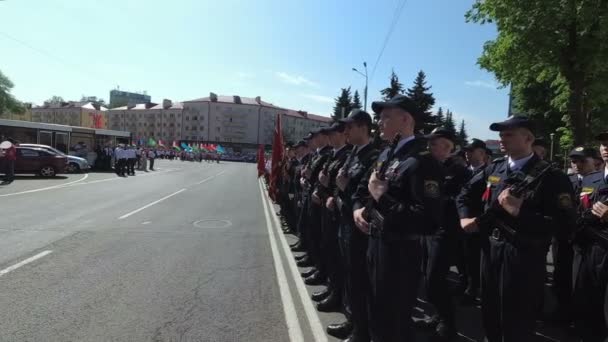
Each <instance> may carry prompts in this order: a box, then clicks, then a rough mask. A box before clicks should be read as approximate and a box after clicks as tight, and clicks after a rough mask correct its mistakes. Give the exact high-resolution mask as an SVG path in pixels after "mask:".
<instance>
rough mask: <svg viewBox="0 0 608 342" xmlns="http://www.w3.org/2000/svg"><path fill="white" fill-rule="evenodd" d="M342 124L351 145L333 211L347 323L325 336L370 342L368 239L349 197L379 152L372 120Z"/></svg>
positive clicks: (356, 114) (358, 114)
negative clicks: (336, 217) (373, 140)
mask: <svg viewBox="0 0 608 342" xmlns="http://www.w3.org/2000/svg"><path fill="white" fill-rule="evenodd" d="M340 122H342V123H344V124H345V125H346V126H345V131H344V134H345V135H346V139H347V141H348V143H349V144H351V145H353V147H352V149H351V151H350V153H349V156H348V158H347V159H346V162H345V164H344V165H343V166H342V167H341V168H340V170H339V171H338V174H337V176H336V187H337V189H336V191H335V192H334V202H335V208H336V210H337V212H338V213H339V221H340V222H339V223H340V224H339V241H340V252H341V260H342V265H343V266H344V272H345V274H344V276H345V279H346V282H345V297H346V301H347V307H346V308H345V311H346V316H347V321H346V322H344V323H340V324H332V325H330V326H328V327H327V332H328V333H329V334H330V335H332V336H335V337H338V338H346V337H348V336H349V334H350V337H349V338H348V339H347V341H349V342H369V341H370V335H369V327H368V310H367V299H368V297H369V277H368V275H367V268H366V255H367V244H368V236H367V234H364V233H363V232H362V231H360V230H359V229H357V228H356V227H355V222H354V221H353V200H352V196H353V195H354V193H355V191H356V190H357V186H358V184H359V183H360V182H361V179H362V178H363V177H364V176H365V174H366V172H367V171H368V170H369V169H370V167H371V166H372V164H373V163H374V162H375V160H376V158H377V157H378V153H379V151H378V150H377V149H375V148H374V146H373V145H372V144H371V137H370V133H371V127H372V118H371V116H370V115H369V114H368V113H366V112H364V111H362V110H359V109H355V110H353V111H352V112H351V113H350V114H349V116H348V117H347V118H345V119H342V120H340Z"/></svg>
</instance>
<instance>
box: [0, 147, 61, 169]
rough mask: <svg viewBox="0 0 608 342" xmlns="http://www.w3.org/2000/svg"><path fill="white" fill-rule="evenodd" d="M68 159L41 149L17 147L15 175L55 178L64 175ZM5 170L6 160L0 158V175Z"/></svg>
mask: <svg viewBox="0 0 608 342" xmlns="http://www.w3.org/2000/svg"><path fill="white" fill-rule="evenodd" d="M67 162H68V158H67V157H66V156H62V155H59V154H56V153H53V152H50V151H48V150H45V149H42V148H34V147H20V146H17V161H15V173H16V174H18V173H21V174H23V173H26V174H28V173H29V174H36V175H40V176H42V177H55V176H56V175H57V174H60V173H65V167H66V165H67ZM5 170H6V159H5V158H0V173H4V172H5Z"/></svg>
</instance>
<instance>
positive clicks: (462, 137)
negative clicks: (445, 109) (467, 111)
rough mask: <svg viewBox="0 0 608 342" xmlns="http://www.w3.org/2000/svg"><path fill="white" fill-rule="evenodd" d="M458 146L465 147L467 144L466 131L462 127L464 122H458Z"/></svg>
mask: <svg viewBox="0 0 608 342" xmlns="http://www.w3.org/2000/svg"><path fill="white" fill-rule="evenodd" d="M457 137H458V144H459V145H460V146H465V145H466V144H468V143H469V135H468V134H467V130H466V128H465V125H464V120H462V121H461V122H460V129H459V130H458V136H457Z"/></svg>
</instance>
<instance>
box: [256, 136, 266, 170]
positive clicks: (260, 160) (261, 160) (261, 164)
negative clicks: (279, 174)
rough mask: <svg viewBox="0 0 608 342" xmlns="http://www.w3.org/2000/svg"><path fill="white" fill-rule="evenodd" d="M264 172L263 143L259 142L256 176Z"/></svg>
mask: <svg viewBox="0 0 608 342" xmlns="http://www.w3.org/2000/svg"><path fill="white" fill-rule="evenodd" d="M264 173H266V162H265V161H264V145H262V144H260V147H259V148H258V178H260V177H262V176H263V175H264Z"/></svg>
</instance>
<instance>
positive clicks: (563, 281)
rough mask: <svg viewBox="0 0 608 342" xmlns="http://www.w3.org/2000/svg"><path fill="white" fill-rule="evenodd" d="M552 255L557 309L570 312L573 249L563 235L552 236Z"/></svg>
mask: <svg viewBox="0 0 608 342" xmlns="http://www.w3.org/2000/svg"><path fill="white" fill-rule="evenodd" d="M551 254H552V256H553V266H554V271H553V289H554V291H555V297H556V298H557V305H558V310H560V311H561V312H563V313H567V314H571V313H572V291H573V289H572V262H573V259H574V249H573V247H572V244H571V243H570V241H568V239H567V238H564V237H554V238H553V240H552V242H551Z"/></svg>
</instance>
